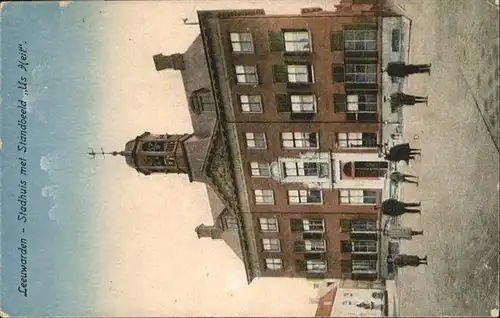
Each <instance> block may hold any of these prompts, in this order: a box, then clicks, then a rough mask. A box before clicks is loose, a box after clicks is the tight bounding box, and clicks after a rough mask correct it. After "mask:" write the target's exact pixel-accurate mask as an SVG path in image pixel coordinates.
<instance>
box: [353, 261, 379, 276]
mask: <svg viewBox="0 0 500 318" xmlns="http://www.w3.org/2000/svg"><path fill="white" fill-rule="evenodd" d="M368 268H374V269H368ZM376 268H377V261H376V260H352V261H351V272H352V273H353V274H364V273H366V274H373V273H376V272H377V270H376Z"/></svg>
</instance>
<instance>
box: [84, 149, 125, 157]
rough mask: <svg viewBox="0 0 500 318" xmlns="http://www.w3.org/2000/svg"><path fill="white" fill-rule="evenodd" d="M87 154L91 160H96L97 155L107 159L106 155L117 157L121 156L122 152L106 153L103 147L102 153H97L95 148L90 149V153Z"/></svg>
mask: <svg viewBox="0 0 500 318" xmlns="http://www.w3.org/2000/svg"><path fill="white" fill-rule="evenodd" d="M87 154H88V155H89V156H90V159H95V158H96V156H97V155H102V157H103V158H104V159H106V155H112V156H116V155H121V154H122V152H117V151H113V152H105V151H104V149H103V148H102V147H101V152H95V151H94V148H92V147H89V152H88V153H87Z"/></svg>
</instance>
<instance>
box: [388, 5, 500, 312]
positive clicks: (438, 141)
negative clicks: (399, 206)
mask: <svg viewBox="0 0 500 318" xmlns="http://www.w3.org/2000/svg"><path fill="white" fill-rule="evenodd" d="M397 3H398V4H400V5H401V6H402V7H403V8H404V9H405V10H406V12H407V15H408V16H409V17H410V18H411V19H412V20H413V25H412V35H411V37H412V39H411V53H410V61H411V62H413V63H426V62H431V63H432V74H431V76H427V75H414V76H413V77H411V78H410V79H409V83H408V89H407V91H408V93H413V94H416V95H424V96H425V95H429V101H430V102H429V105H428V106H425V105H424V106H417V107H415V108H406V109H405V110H404V127H405V128H404V130H405V131H404V137H405V139H406V140H409V141H410V143H411V145H412V146H415V147H417V148H421V149H422V153H423V155H422V158H421V159H419V160H417V161H416V162H414V163H412V164H411V165H410V167H408V168H406V170H407V171H408V172H411V173H412V174H417V175H419V176H420V186H419V187H418V188H416V187H414V186H413V185H407V186H405V187H404V188H403V191H402V197H403V199H404V200H405V201H408V202H409V201H422V206H423V208H422V215H421V216H414V215H409V216H403V217H402V218H401V224H402V225H404V226H412V227H414V228H416V229H423V230H424V232H425V233H424V234H425V236H424V237H417V238H414V240H413V241H403V242H402V244H401V251H402V252H404V253H409V254H419V255H428V257H429V265H428V266H426V267H425V266H421V267H419V268H410V269H406V268H403V269H400V270H399V274H398V279H397V284H398V294H399V314H400V315H401V316H415V315H416V316H439V315H450V316H458V315H466V316H489V314H490V310H491V309H493V308H494V307H497V306H498V299H499V294H498V284H499V277H498V271H499V260H498V251H499V248H500V246H499V241H500V237H499V213H500V209H499V203H498V202H499V200H500V198H499V191H498V188H497V185H498V183H499V174H500V170H499V152H498V149H497V147H498V146H496V145H495V142H496V143H498V141H499V136H498V131H499V130H498V119H499V117H500V116H499V112H500V109H499V86H498V85H499V82H498V76H499V75H498V71H499V62H498V42H499V31H498V10H497V9H496V8H495V7H493V6H492V5H491V3H487V2H486V1H480V0H473V1H472V0H398V1H397ZM415 135H418V139H417V140H413V136H415ZM494 141H495V142H494Z"/></svg>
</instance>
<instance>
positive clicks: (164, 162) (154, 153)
mask: <svg viewBox="0 0 500 318" xmlns="http://www.w3.org/2000/svg"><path fill="white" fill-rule="evenodd" d="M191 136H192V135H191V134H163V135H154V134H151V133H149V132H145V133H143V134H142V135H139V136H137V137H136V138H135V139H133V140H130V141H129V142H127V143H126V144H125V150H123V151H113V152H110V153H105V152H104V151H103V152H101V153H95V152H93V151H92V152H90V153H89V154H90V155H91V156H94V157H95V155H97V154H102V155H107V154H109V155H113V156H118V155H120V156H123V157H125V162H126V163H127V165H128V166H130V167H131V168H133V169H135V170H137V171H138V172H140V173H142V174H144V175H150V174H155V173H156V174H159V173H164V174H165V173H177V174H179V173H183V174H189V173H190V170H189V163H188V158H187V155H186V150H185V148H184V142H185V141H186V140H188V139H189V138H190V137H191Z"/></svg>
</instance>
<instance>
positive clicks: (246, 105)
mask: <svg viewBox="0 0 500 318" xmlns="http://www.w3.org/2000/svg"><path fill="white" fill-rule="evenodd" d="M240 107H241V111H242V112H244V113H262V99H261V97H260V95H240Z"/></svg>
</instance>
